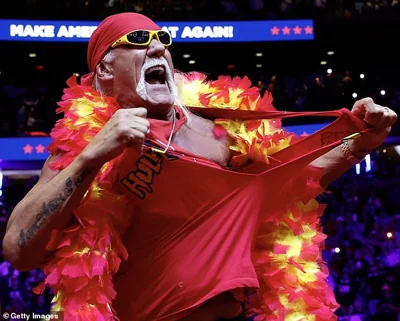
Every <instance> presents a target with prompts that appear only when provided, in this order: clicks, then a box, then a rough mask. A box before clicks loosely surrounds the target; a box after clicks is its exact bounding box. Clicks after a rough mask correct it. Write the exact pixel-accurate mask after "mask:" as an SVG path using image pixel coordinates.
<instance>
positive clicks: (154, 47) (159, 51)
mask: <svg viewBox="0 0 400 321" xmlns="http://www.w3.org/2000/svg"><path fill="white" fill-rule="evenodd" d="M164 53H165V47H164V46H163V45H162V44H161V43H160V42H159V41H158V40H156V39H152V40H151V42H150V44H149V48H148V49H147V56H149V57H161V56H163V55H164Z"/></svg>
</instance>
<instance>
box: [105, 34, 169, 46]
mask: <svg viewBox="0 0 400 321" xmlns="http://www.w3.org/2000/svg"><path fill="white" fill-rule="evenodd" d="M153 38H156V39H157V40H158V41H159V42H160V43H161V44H162V45H164V46H165V47H168V46H170V45H171V44H172V37H171V35H170V34H169V33H168V32H166V31H164V30H134V31H131V32H129V33H127V34H126V35H124V36H122V37H121V38H119V39H118V40H117V41H115V42H114V43H113V44H112V45H111V48H115V47H118V46H122V45H134V46H148V45H149V44H150V42H151V40H152V39H153Z"/></svg>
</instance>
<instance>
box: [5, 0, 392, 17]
mask: <svg viewBox="0 0 400 321" xmlns="http://www.w3.org/2000/svg"><path fill="white" fill-rule="evenodd" d="M6 3H7V6H2V10H1V11H0V17H3V18H9V17H12V18H24V19H75V20H76V19H79V20H91V19H93V20H100V19H103V18H104V17H106V16H108V15H110V14H114V13H119V12H125V11H131V12H138V13H143V14H145V15H148V16H149V17H151V18H153V19H157V20H192V19H201V20H213V19H232V20H237V19H252V20H253V19H278V18H303V17H308V18H310V17H322V16H325V17H326V16H331V17H353V16H358V15H364V14H366V15H368V14H371V13H372V14H376V13H379V12H382V11H391V12H392V11H394V10H398V7H399V0H60V1H52V0H17V1H7V2H6ZM21 7H24V8H26V10H20V8H21ZM210 8H212V10H210Z"/></svg>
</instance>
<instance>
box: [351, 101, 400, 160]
mask: <svg viewBox="0 0 400 321" xmlns="http://www.w3.org/2000/svg"><path fill="white" fill-rule="evenodd" d="M351 112H352V113H353V114H354V115H356V116H358V117H360V118H361V119H362V120H364V121H365V122H366V123H367V124H368V125H370V126H371V127H373V129H372V130H371V131H369V132H367V133H365V134H364V135H362V136H361V137H359V138H357V139H355V140H354V141H353V143H352V146H351V151H352V153H353V154H354V155H356V156H357V157H360V158H362V157H364V156H366V155H367V154H369V153H371V152H372V151H373V150H374V149H376V148H377V147H379V146H380V145H382V144H383V142H384V141H385V138H386V137H387V136H388V135H389V133H390V131H391V129H392V126H393V124H394V123H395V122H396V120H397V114H396V113H395V112H394V111H393V110H391V109H390V108H388V107H384V106H380V105H377V104H375V103H374V101H373V100H372V98H363V99H361V100H358V101H356V102H355V104H354V105H353V108H352V109H351Z"/></svg>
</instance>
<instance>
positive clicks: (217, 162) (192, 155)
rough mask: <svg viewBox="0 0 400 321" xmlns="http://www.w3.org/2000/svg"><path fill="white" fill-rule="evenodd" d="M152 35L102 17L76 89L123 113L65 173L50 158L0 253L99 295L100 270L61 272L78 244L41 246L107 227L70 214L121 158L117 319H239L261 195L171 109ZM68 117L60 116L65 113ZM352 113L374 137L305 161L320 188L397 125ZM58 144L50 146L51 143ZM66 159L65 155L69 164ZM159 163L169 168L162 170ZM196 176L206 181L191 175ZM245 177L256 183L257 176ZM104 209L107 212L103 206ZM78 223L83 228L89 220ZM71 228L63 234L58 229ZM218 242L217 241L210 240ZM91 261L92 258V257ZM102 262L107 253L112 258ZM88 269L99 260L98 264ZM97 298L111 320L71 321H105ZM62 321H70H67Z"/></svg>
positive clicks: (381, 114)
mask: <svg viewBox="0 0 400 321" xmlns="http://www.w3.org/2000/svg"><path fill="white" fill-rule="evenodd" d="M143 30H144V31H143ZM158 30H160V28H159V26H157V25H156V24H155V23H154V22H153V21H151V20H150V19H148V18H146V17H144V16H141V15H138V14H133V13H124V14H119V15H115V16H111V17H108V18H107V19H106V20H105V21H103V22H102V24H101V25H100V26H99V28H98V29H97V30H96V31H95V33H94V34H93V36H92V38H91V40H90V42H89V49H88V64H89V68H90V70H91V73H90V74H88V75H86V76H85V77H84V78H83V84H84V85H89V86H92V85H93V87H94V88H95V89H96V91H97V93H102V95H104V96H102V97H105V99H108V98H107V97H110V96H111V97H113V98H114V99H115V100H116V102H118V105H119V107H121V108H120V109H118V110H117V111H116V112H114V113H113V115H112V116H111V118H110V119H109V120H108V121H107V123H106V124H105V126H104V127H103V128H102V129H101V130H99V132H98V133H97V134H96V135H95V136H94V137H93V139H91V140H90V142H89V143H88V144H87V145H85V146H86V147H84V148H83V150H80V151H79V153H78V154H77V155H75V156H76V157H75V156H74V157H73V158H71V161H70V162H68V165H66V166H61V167H56V168H59V170H56V171H54V170H51V169H50V167H52V165H53V164H56V163H57V162H58V161H59V160H60V159H63V157H64V155H63V154H54V155H52V156H51V157H50V158H49V159H48V160H47V162H46V164H45V165H44V167H43V172H42V175H41V178H40V180H39V182H38V183H37V185H36V186H35V187H34V188H33V189H32V190H31V191H30V192H29V193H28V194H27V195H26V196H25V198H24V199H23V200H22V201H21V202H20V203H19V204H18V206H17V207H16V208H15V210H14V212H13V213H12V215H11V217H10V220H9V223H8V227H7V234H6V236H5V239H4V242H3V244H4V252H5V255H6V257H7V259H8V260H9V261H10V262H11V263H12V264H13V265H14V266H15V267H17V268H18V269H20V270H31V269H33V268H36V267H38V266H42V265H43V264H45V263H46V261H48V260H50V261H51V260H53V258H54V253H60V252H62V254H60V256H59V260H58V261H53V262H55V264H54V265H53V270H52V271H49V272H50V275H49V276H48V278H50V279H52V280H49V284H54V285H55V286H64V290H65V291H67V290H66V286H65V284H64V283H63V282H64V281H65V280H66V279H65V278H66V277H67V276H68V277H70V278H75V279H74V280H75V281H76V282H75V283H74V284H73V285H71V284H70V283H69V284H68V286H71V287H73V289H74V290H73V291H74V293H75V294H79V295H82V296H85V295H87V292H91V291H92V292H93V291H94V292H96V291H102V287H101V285H100V287H96V288H95V289H96V290H93V288H91V286H90V284H91V283H90V282H91V281H92V280H93V279H94V278H95V276H91V277H90V279H89V280H88V279H87V278H86V276H87V275H89V274H90V275H92V274H93V270H96V271H97V270H98V265H96V264H95V263H93V264H92V266H91V267H90V268H89V269H88V270H86V271H85V273H82V274H79V273H80V272H81V271H77V269H78V268H79V265H80V264H83V263H85V262H84V261H79V262H81V263H79V264H75V265H73V264H72V263H68V262H67V263H65V262H64V261H63V259H64V258H65V257H66V256H69V255H77V253H78V254H79V255H81V256H83V255H87V254H88V252H91V250H90V247H86V248H80V249H76V248H75V247H74V244H75V242H81V241H82V240H79V239H76V238H75V239H69V240H65V241H59V242H56V241H55V240H54V238H52V237H51V236H50V235H51V233H52V231H54V230H64V231H65V233H69V235H71V237H75V235H76V234H79V235H84V237H83V238H85V239H86V237H87V236H88V235H89V234H90V233H89V234H88V233H86V232H85V231H86V230H88V231H92V230H91V226H93V225H95V224H100V223H99V222H100V221H103V220H107V215H102V214H99V215H97V216H92V217H91V216H90V215H91V211H90V210H89V207H86V208H82V206H80V205H79V204H80V202H81V200H82V198H84V197H87V195H88V193H86V194H85V192H86V191H87V189H88V188H89V186H91V184H92V183H93V182H97V180H98V177H100V176H101V175H103V174H104V175H107V173H108V168H106V167H104V166H105V164H107V163H108V162H110V164H111V163H112V162H113V161H114V160H116V159H119V160H120V161H119V162H117V163H112V164H113V166H112V167H113V169H118V170H119V172H118V174H117V175H116V178H115V179H113V180H112V182H113V183H114V182H116V183H117V185H118V188H120V189H121V190H124V192H125V193H127V194H129V193H130V194H129V195H130V197H131V198H130V200H131V202H132V203H134V207H135V208H134V212H135V213H134V214H133V215H132V218H131V222H130V225H129V227H128V229H127V230H126V231H125V233H124V243H125V245H126V247H127V251H128V253H129V259H128V261H126V262H125V263H123V264H122V265H121V268H120V269H119V271H118V274H117V275H116V276H115V278H114V280H113V281H114V283H115V289H116V292H117V298H116V300H115V302H113V308H114V309H115V310H116V315H117V316H118V317H119V318H120V319H121V320H123V321H125V320H135V321H152V320H160V321H161V320H164V321H167V320H170V321H174V320H181V321H216V320H223V319H233V318H240V316H241V314H242V312H243V305H244V303H245V296H247V295H249V294H250V293H251V291H252V290H254V289H257V288H258V282H257V279H256V277H255V271H254V267H253V264H252V263H251V262H250V246H251V243H252V238H253V237H254V234H255V230H256V226H257V219H256V216H255V215H252V216H249V215H248V214H252V212H253V211H257V208H258V206H261V205H259V204H254V200H258V199H260V198H259V197H256V196H253V195H250V196H249V193H252V192H253V191H254V193H256V194H257V195H260V193H261V192H262V191H263V189H262V188H260V186H262V185H260V186H259V185H257V184H258V183H257V184H256V183H254V184H253V183H251V182H252V181H248V180H247V179H248V178H249V177H250V178H251V179H253V178H252V177H253V176H252V175H250V174H243V175H242V174H232V173H236V172H234V171H232V170H229V163H230V160H231V158H232V156H233V153H232V151H230V149H229V147H230V146H231V144H232V137H229V136H227V135H214V134H213V132H214V130H215V129H216V126H215V123H214V122H213V121H211V120H208V119H205V118H201V117H199V116H197V115H195V114H194V113H190V114H189V113H188V111H187V110H186V109H185V108H184V107H183V106H182V105H180V103H179V101H178V93H177V89H176V87H175V85H174V81H173V70H174V69H173V64H172V59H171V55H170V53H169V51H168V46H169V45H170V42H171V41H170V37H169V36H168V34H166V33H164V32H157V31H158ZM82 88H83V87H82ZM85 88H86V87H85ZM80 90H81V87H79V86H76V85H72V87H71V90H70V91H69V92H68V95H70V94H77V93H79V92H80ZM82 95H83V96H84V97H86V98H87V97H89V98H88V104H89V103H91V101H97V100H96V99H100V98H99V97H98V96H96V97H94V98H93V95H96V93H94V92H90V93H89V94H86V93H84V92H83V91H82ZM86 98H85V99H86ZM109 101H114V100H112V99H111V100H109ZM102 102H104V101H103V100H102ZM94 105H95V104H94ZM71 106H72V107H71ZM71 106H70V107H71V108H70V109H69V111H71V110H73V108H74V106H75V105H74V104H72V105H71ZM174 106H175V108H174ZM94 112H96V109H93V112H87V111H86V112H85V110H84V109H82V113H83V114H85V115H87V118H90V117H92V116H93V113H94ZM97 112H98V114H96V117H94V118H96V121H97V120H98V119H99V118H101V117H105V114H104V113H102V112H101V111H97ZM82 113H80V114H79V115H82ZM352 113H353V114H355V115H357V116H358V117H359V118H361V119H363V120H364V121H365V122H367V123H368V124H369V125H370V126H372V127H373V129H372V130H370V131H368V132H366V133H365V135H363V136H362V137H360V138H358V139H357V140H354V141H351V142H350V143H349V144H346V146H345V148H343V147H338V148H335V149H333V150H331V151H329V152H328V153H326V154H325V155H323V156H321V157H319V158H318V159H316V160H315V161H314V162H313V165H314V166H315V167H319V168H323V169H324V175H323V177H322V184H323V185H325V186H326V185H327V184H328V183H329V182H331V181H333V180H334V179H336V178H337V177H338V176H339V175H340V174H342V173H343V172H344V171H346V170H348V169H349V168H351V167H352V166H353V165H354V164H355V163H356V162H357V158H359V159H361V158H362V157H364V156H365V155H366V154H367V153H369V152H371V151H372V150H373V149H374V148H376V147H377V146H379V145H380V144H382V142H383V141H384V139H385V137H386V136H387V135H388V134H389V132H390V128H391V126H392V125H393V123H394V122H395V121H396V118H397V115H396V114H395V113H394V112H393V111H392V110H390V109H389V108H387V107H381V106H379V105H376V104H374V102H373V101H372V99H369V98H366V99H363V100H360V101H358V102H356V104H355V105H354V107H353V110H352ZM74 115H75V116H76V117H78V116H79V115H78V114H74ZM94 118H91V119H94ZM67 127H68V126H65V127H63V130H64V129H65V128H67ZM58 133H61V132H57V135H58ZM57 135H53V137H54V138H55V139H56V140H57V139H58V138H57V137H56V136H57ZM81 135H90V131H89V130H86V131H82V132H81ZM73 137H75V140H76V141H79V139H80V138H79V135H75V136H68V139H67V138H63V139H64V140H63V142H64V143H65V144H67V145H68V146H72V145H70V144H72V143H73V141H74V139H73ZM149 137H153V138H152V140H151V141H152V144H158V145H159V146H156V147H158V150H159V151H160V149H161V154H160V155H165V156H162V157H161V156H160V157H158V156H156V154H155V152H153V149H149V146H148V144H147V143H146V142H147V138H149ZM59 146H61V145H59ZM164 147H165V149H164ZM68 148H69V147H68ZM68 148H64V150H63V151H64V152H66V153H67V152H68ZM156 149H157V148H156ZM162 149H164V150H162ZM53 151H54V150H53ZM165 152H168V153H167V154H165ZM163 153H164V154H163ZM163 159H164V160H167V163H166V162H164V163H162V162H163ZM185 161H186V162H185ZM57 164H58V163H57ZM146 166H147V167H146ZM162 166H164V169H163V172H161V170H162V168H161V167H162ZM52 168H54V166H53V167H52ZM100 169H101V171H100ZM130 169H132V170H131V171H130ZM205 169H207V170H210V171H211V172H207V174H205V175H201V174H198V173H197V171H199V172H200V173H202V171H203V170H205ZM173 170H174V172H172V171H173ZM99 171H100V172H99ZM145 174H146V175H147V176H146V175H145ZM150 174H151V175H150ZM99 175H100V176H99ZM157 175H158V176H157ZM199 175H200V176H201V177H199ZM232 175H233V176H232ZM156 176H157V177H156ZM95 177H96V179H95ZM254 177H255V178H254V179H255V180H256V181H257V182H259V180H258V179H257V178H256V175H255V176H254ZM138 178H141V180H139V179H138ZM145 179H148V181H145ZM99 180H100V179H99ZM224 182H225V183H224ZM254 182H255V181H254ZM260 183H261V184H264V183H265V182H260ZM213 184H219V186H220V187H221V190H218V191H216V195H213V194H212V193H210V190H209V189H210V188H211V187H212V186H213ZM99 186H100V185H99ZM106 186H109V185H107V184H105V185H103V186H100V187H98V188H94V189H92V191H94V192H96V193H97V192H99V193H103V192H106V190H107V188H108V187H106ZM249 190H250V192H249ZM89 194H90V193H89ZM84 195H85V196H84ZM93 195H97V194H93ZM104 195H106V194H104ZM238 195H239V196H238ZM94 198H96V197H94ZM266 198H268V197H266ZM199 200H200V201H199ZM245 200H246V201H245ZM113 201H117V200H116V198H109V202H113ZM102 204H103V206H107V203H102ZM88 206H89V205H88ZM126 206H129V203H126ZM226 206H228V208H229V213H227V207H226ZM78 208H80V209H81V210H82V211H81V213H83V214H82V216H77V220H78V221H79V222H76V219H75V218H74V214H73V212H74V211H75V212H76V211H77V209H78ZM122 208H123V206H122ZM98 210H99V211H101V208H98ZM85 211H86V212H85ZM235 211H237V213H236V212H235ZM230 212H232V213H233V212H235V213H236V214H237V216H235V215H236V214H235V215H230V214H231V213H230ZM38 213H40V214H38ZM99 213H100V212H99ZM92 214H93V213H92ZM228 214H229V215H228ZM245 215H247V216H245ZM86 216H87V217H89V219H87V221H85V217H86ZM210 222H212V223H210ZM238 224H239V225H238ZM69 225H71V228H67V229H66V227H68V226H69ZM122 225H124V224H122ZM104 226H107V223H105V225H104ZM108 226H109V228H110V229H111V230H112V233H111V234H110V235H114V234H116V233H114V231H115V230H114V228H115V227H114V225H112V224H109V225H108ZM78 231H79V233H78ZM98 231H99V230H94V232H93V235H92V237H93V239H92V240H95V241H96V242H97V240H98V239H99V238H100V239H101V238H102V235H103V234H102V233H100V232H98ZM221 231H223V232H224V235H223V236H221V235H219V234H220V233H221ZM80 233H82V234H80ZM85 233H86V234H85ZM107 235H109V234H107ZM216 235H218V238H217V237H216ZM114 236H115V235H114ZM71 240H72V241H71ZM49 241H51V242H50V243H52V245H51V246H50V245H49ZM89 243H90V242H89ZM89 243H88V244H89ZM46 245H47V247H46ZM236 245H238V246H239V247H240V248H238V247H237V246H236ZM235 246H236V247H235ZM69 247H70V248H71V250H69ZM49 248H51V249H53V251H49V250H48V249H49ZM56 250H57V252H55V251H56ZM216 251H217V252H216ZM96 253H97V252H96V251H93V253H92V254H93V255H97V254H96ZM107 253H109V254H110V255H111V254H112V252H111V251H110V252H107ZM216 253H218V255H216ZM81 256H80V257H81ZM80 257H79V258H80ZM237 258H240V260H238V259H237ZM72 259H74V258H72V257H71V260H72ZM95 259H99V260H100V259H103V257H98V256H96V257H95ZM235 260H236V261H235ZM61 262H64V263H62V264H66V265H61ZM101 262H103V261H101ZM75 263H76V262H75ZM70 264H72V265H70ZM109 264H111V263H110V262H109ZM117 265H118V264H117ZM72 266H73V268H72ZM221 269H223V273H222V272H221ZM111 271H113V269H111ZM53 272H54V273H53ZM96 273H97V272H96ZM101 273H103V272H99V274H101ZM110 273H111V272H110ZM110 273H109V274H110ZM106 274H107V271H106V272H104V273H103V274H101V275H102V278H101V279H100V281H99V283H101V284H102V283H104V282H106V281H107V282H108V279H107V275H106ZM77 276H79V278H78V277H77ZM83 280H84V281H83ZM102 280H103V281H104V282H103V281H102ZM83 282H85V283H84V284H81V283H83ZM88 282H89V283H88ZM60 284H61V285H60ZM96 286H98V285H96ZM96 294H98V293H93V294H92V295H91V297H94V296H96ZM103 294H104V293H102V295H101V296H100V297H99V295H97V296H96V302H97V303H99V305H100V304H101V303H103V304H104V303H106V304H107V305H106V306H107V307H108V308H109V311H104V310H101V309H97V310H96V304H88V305H87V306H86V307H85V308H84V310H85V311H84V312H85V313H89V314H85V317H82V315H80V317H79V319H81V320H86V319H96V318H97V319H100V317H96V316H95V315H93V313H94V312H93V311H96V313H99V315H100V314H101V316H102V317H104V319H109V318H110V316H111V315H112V312H111V311H112V310H111V307H110V305H109V298H110V297H113V294H112V291H111V294H110V293H108V294H107V295H108V296H107V295H106V294H104V295H103ZM75 298H79V297H77V296H75ZM67 300H68V297H67V296H63V295H62V294H61V295H60V294H59V293H56V301H57V302H60V304H61V305H63V304H64V306H65V304H67V303H66V302H67ZM68 304H69V305H68V306H69V307H71V306H76V305H78V304H77V303H76V301H74V302H71V301H68ZM272 309H273V308H272ZM82 313H83V312H82ZM90 313H92V314H90ZM107 313H109V314H107ZM89 315H90V316H89ZM75 317H76V318H77V316H76V314H75V315H74V318H75ZM67 319H68V320H70V319H71V320H72V316H69V317H68V318H67Z"/></svg>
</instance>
